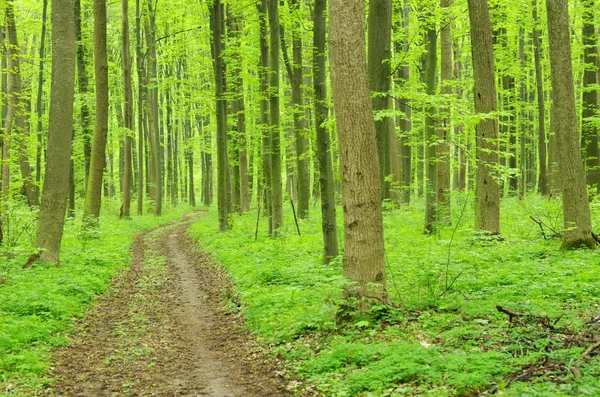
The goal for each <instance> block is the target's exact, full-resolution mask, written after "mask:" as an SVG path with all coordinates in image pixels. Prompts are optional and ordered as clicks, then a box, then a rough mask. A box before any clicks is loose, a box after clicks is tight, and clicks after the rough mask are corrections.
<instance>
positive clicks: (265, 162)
mask: <svg viewBox="0 0 600 397" xmlns="http://www.w3.org/2000/svg"><path fill="white" fill-rule="evenodd" d="M257 9H258V16H259V26H260V67H259V80H260V92H261V100H260V125H261V135H262V148H261V151H262V167H263V186H262V193H261V192H260V190H259V196H263V201H264V203H263V204H264V207H265V211H264V213H265V215H266V216H267V218H268V221H269V222H268V223H269V234H271V233H272V228H273V222H271V213H272V212H271V209H272V206H271V202H272V200H271V145H270V132H269V131H270V130H269V97H268V96H269V74H268V70H269V43H268V41H267V0H261V1H260V2H259V3H258V4H257ZM263 193H264V194H263Z"/></svg>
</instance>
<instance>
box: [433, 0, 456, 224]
mask: <svg viewBox="0 0 600 397" xmlns="http://www.w3.org/2000/svg"><path fill="white" fill-rule="evenodd" d="M451 4H452V1H451V0H441V2H440V6H441V8H442V10H443V12H444V13H445V14H444V17H445V18H444V20H443V22H442V23H443V26H442V29H441V32H440V47H441V49H440V57H441V78H442V87H441V92H442V94H443V95H444V96H447V97H448V98H450V97H451V96H452V71H453V69H454V67H453V64H452V30H451V25H452V20H453V18H452V15H450V12H451V11H450V5H451ZM441 120H442V121H441V125H440V126H439V128H438V144H437V147H436V149H437V153H436V157H437V211H438V219H439V220H440V221H442V222H444V223H448V222H449V221H450V214H451V213H450V194H451V187H450V131H451V130H450V128H451V120H450V106H443V107H442V109H441Z"/></svg>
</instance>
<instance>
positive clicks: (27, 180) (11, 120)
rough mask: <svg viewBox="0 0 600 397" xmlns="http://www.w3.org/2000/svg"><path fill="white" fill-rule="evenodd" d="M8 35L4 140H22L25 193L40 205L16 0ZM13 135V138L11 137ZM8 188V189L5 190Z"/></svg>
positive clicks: (7, 9)
mask: <svg viewBox="0 0 600 397" xmlns="http://www.w3.org/2000/svg"><path fill="white" fill-rule="evenodd" d="M4 12H5V20H6V32H7V34H6V38H7V40H8V53H7V58H8V65H7V66H8V70H9V72H8V112H7V115H6V120H5V141H4V144H5V146H6V149H7V150H9V148H10V142H11V140H12V139H15V140H17V142H18V144H19V150H18V154H19V168H20V169H21V177H22V178H23V193H24V195H25V197H26V199H27V204H28V205H29V206H34V205H35V206H37V205H39V201H38V197H37V194H36V189H35V184H34V183H33V178H32V176H31V166H30V165H29V157H28V154H27V141H28V138H29V136H28V135H29V127H28V121H27V117H28V112H29V110H28V107H27V101H26V100H25V99H24V98H25V97H24V95H23V86H22V81H21V62H20V56H21V54H20V47H19V41H18V39H17V27H16V24H15V13H14V8H13V0H11V1H8V2H7V3H6V6H5V9H4ZM11 136H12V138H11ZM8 177H9V178H10V175H9V176H8ZM6 191H8V189H7V190H6Z"/></svg>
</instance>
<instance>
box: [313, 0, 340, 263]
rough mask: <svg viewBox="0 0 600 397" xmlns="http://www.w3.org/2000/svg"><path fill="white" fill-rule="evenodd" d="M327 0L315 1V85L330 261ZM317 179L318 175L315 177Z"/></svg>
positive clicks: (334, 243) (333, 251) (334, 247)
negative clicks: (325, 124)
mask: <svg viewBox="0 0 600 397" xmlns="http://www.w3.org/2000/svg"><path fill="white" fill-rule="evenodd" d="M326 10H327V0H315V8H314V18H313V19H314V31H313V85H314V95H315V98H314V106H315V130H316V135H317V141H316V145H317V147H316V152H317V159H318V162H319V166H318V167H315V172H316V169H317V168H318V170H319V176H318V180H319V187H320V194H321V229H322V231H323V262H324V263H325V264H328V263H329V262H331V260H332V259H333V258H335V257H336V256H338V255H339V247H338V235H337V220H336V215H335V187H334V184H333V164H332V160H331V142H330V137H329V131H328V130H327V128H326V127H325V126H324V123H325V121H326V120H327V115H328V111H329V109H328V107H327V70H326V66H325V61H326V52H325V45H326V19H325V18H326V16H325V12H326ZM315 179H317V178H315Z"/></svg>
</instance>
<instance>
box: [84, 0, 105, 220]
mask: <svg viewBox="0 0 600 397" xmlns="http://www.w3.org/2000/svg"><path fill="white" fill-rule="evenodd" d="M94 71H95V74H96V122H95V125H94V138H93V140H92V149H91V155H90V175H89V178H88V185H87V191H86V195H85V207H84V218H85V219H84V224H85V226H86V227H97V226H98V218H99V216H100V207H101V204H102V180H103V173H104V166H105V161H106V160H105V156H106V138H107V134H108V60H107V55H106V1H104V0H94Z"/></svg>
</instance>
